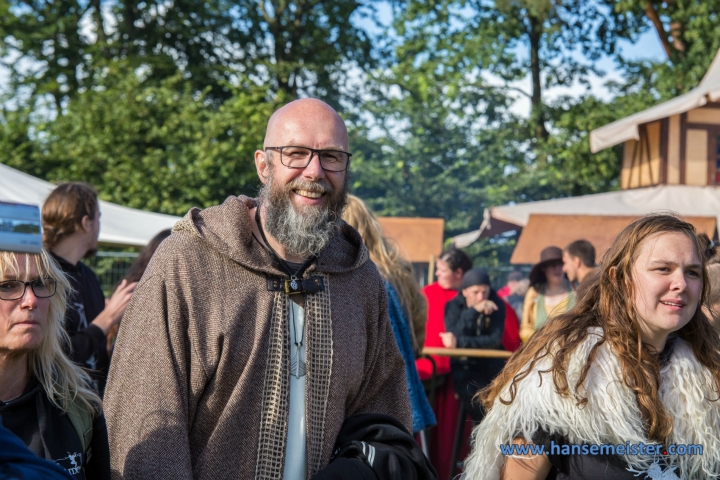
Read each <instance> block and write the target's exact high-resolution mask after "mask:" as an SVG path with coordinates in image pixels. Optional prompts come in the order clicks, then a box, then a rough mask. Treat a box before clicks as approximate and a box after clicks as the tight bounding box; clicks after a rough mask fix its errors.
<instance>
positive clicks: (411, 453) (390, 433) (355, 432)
mask: <svg viewBox="0 0 720 480" xmlns="http://www.w3.org/2000/svg"><path fill="white" fill-rule="evenodd" d="M437 478H438V476H437V473H436V472H435V469H434V468H433V466H432V465H431V464H430V461H429V460H428V459H427V458H426V457H425V455H424V454H423V453H422V450H421V449H420V446H419V445H418V444H417V442H415V439H414V438H413V436H412V435H410V433H408V432H407V430H405V427H403V425H402V423H401V422H399V421H397V420H396V419H395V418H393V417H391V416H389V415H380V414H373V413H367V414H362V415H355V416H352V417H348V418H346V419H345V422H344V423H343V426H342V428H341V429H340V433H338V437H337V440H336V441H335V451H334V453H333V456H332V458H331V460H330V464H329V465H328V466H327V467H325V468H324V469H322V470H321V471H320V472H318V474H317V475H315V476H314V477H313V480H396V479H403V480H437Z"/></svg>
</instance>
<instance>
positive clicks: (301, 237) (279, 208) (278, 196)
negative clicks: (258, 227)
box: [258, 166, 348, 258]
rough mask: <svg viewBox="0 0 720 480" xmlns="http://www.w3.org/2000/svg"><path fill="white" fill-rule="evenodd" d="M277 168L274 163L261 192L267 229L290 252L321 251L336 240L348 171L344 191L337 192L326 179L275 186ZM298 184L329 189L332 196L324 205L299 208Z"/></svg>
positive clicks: (345, 186)
mask: <svg viewBox="0 0 720 480" xmlns="http://www.w3.org/2000/svg"><path fill="white" fill-rule="evenodd" d="M273 168H274V167H272V166H271V167H270V169H269V170H270V174H269V176H268V182H267V183H266V184H265V185H263V187H262V188H261V189H260V192H259V194H258V199H259V201H260V205H261V206H262V208H263V212H264V218H265V229H266V230H267V231H268V233H269V234H270V235H272V236H273V237H275V239H276V240H277V241H278V242H279V243H280V244H281V245H282V246H283V247H284V248H285V253H286V254H289V255H294V256H298V257H302V258H308V257H310V256H311V255H317V254H318V253H320V251H322V249H323V248H325V247H326V246H327V244H328V243H330V240H332V237H333V235H334V234H335V226H336V225H337V222H338V220H339V219H340V218H341V217H342V211H343V208H344V207H345V204H346V203H347V184H348V176H347V174H346V175H345V185H343V189H342V191H341V192H335V191H334V190H333V188H332V186H331V185H330V183H329V182H327V181H326V180H323V181H321V182H307V181H304V180H302V179H300V178H296V179H295V180H293V181H292V182H290V183H289V184H287V185H286V186H285V188H284V189H283V188H282V187H275V186H274V183H275V182H274V180H273V174H272V169H273ZM295 188H300V189H304V190H309V191H322V192H325V193H327V197H328V198H327V200H326V202H325V203H324V204H323V205H319V206H312V205H306V206H305V207H304V208H302V209H301V211H299V212H298V211H296V210H295V206H294V204H293V203H292V200H291V199H290V196H291V195H292V190H293V189H295Z"/></svg>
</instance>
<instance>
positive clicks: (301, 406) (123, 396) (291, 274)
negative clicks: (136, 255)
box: [105, 99, 435, 480]
mask: <svg viewBox="0 0 720 480" xmlns="http://www.w3.org/2000/svg"><path fill="white" fill-rule="evenodd" d="M348 151H349V146H348V133H347V129H346V128H345V124H344V123H343V121H342V119H341V118H340V116H339V115H338V114H337V112H335V111H334V110H333V109H332V108H331V107H330V106H328V105H327V104H325V103H324V102H321V101H319V100H316V99H303V100H297V101H294V102H292V103H290V104H288V105H285V106H284V107H283V108H281V109H279V110H278V111H277V112H275V113H274V114H273V116H272V117H271V118H270V121H269V122H268V126H267V132H266V136H265V141H264V144H263V149H262V150H258V151H256V152H255V166H256V169H257V173H258V176H259V178H260V181H261V182H262V184H263V186H262V189H261V191H260V193H259V195H258V198H257V199H253V198H248V197H244V196H240V197H230V198H228V199H227V200H226V201H225V202H224V203H223V204H222V205H218V206H214V207H210V208H207V209H205V210H200V209H197V208H193V209H191V210H190V212H188V214H187V215H186V216H185V217H184V218H183V219H182V220H181V221H180V222H178V223H177V225H176V226H175V228H174V231H173V233H172V235H171V236H170V237H169V238H168V239H167V240H165V242H163V244H162V245H161V246H160V248H159V249H158V251H157V253H155V256H154V257H153V259H152V261H151V263H150V265H149V266H148V269H147V271H146V273H145V275H144V276H143V279H142V280H141V282H140V284H139V285H138V287H137V289H136V291H135V295H134V296H133V300H132V302H131V304H130V306H129V307H128V310H127V313H126V314H125V317H124V318H123V322H122V327H121V329H120V333H119V336H118V340H117V344H116V346H115V353H114V356H113V363H112V367H111V370H110V378H109V381H108V389H107V393H106V397H105V414H106V418H107V422H108V431H109V438H110V444H111V456H112V467H113V478H115V479H120V478H127V479H145V478H147V479H158V478H172V479H192V478H195V479H212V480H216V479H225V478H227V479H231V478H232V479H251V478H258V479H272V480H277V479H293V480H297V479H317V480H327V479H335V478H342V479H343V480H352V479H358V480H360V479H383V478H388V479H390V478H393V479H394V478H403V479H405V478H418V479H426V478H427V479H430V478H435V473H434V471H433V470H432V467H431V466H429V464H428V463H427V462H426V461H425V458H424V456H423V455H422V452H420V451H419V449H418V447H417V444H416V443H415V442H414V440H413V438H412V436H411V435H409V434H408V431H409V430H410V425H411V417H410V407H409V400H408V394H407V387H406V383H405V366H404V363H403V359H402V357H401V356H400V353H399V351H398V347H397V345H396V343H395V339H394V336H393V333H392V330H391V327H390V323H389V321H388V317H387V298H386V297H385V290H384V288H383V283H382V280H381V277H380V275H379V273H378V271H377V268H376V267H375V265H374V264H373V263H372V262H371V261H369V259H368V252H367V250H366V248H365V246H364V245H363V243H362V240H361V238H360V236H359V235H358V233H357V232H356V231H355V230H354V229H353V228H351V227H350V226H348V225H347V224H346V223H345V222H343V221H342V219H341V213H342V209H343V207H344V205H345V202H346V196H347V185H348V167H349V165H350V157H351V154H350V153H348Z"/></svg>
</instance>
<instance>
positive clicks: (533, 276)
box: [528, 245, 563, 285]
mask: <svg viewBox="0 0 720 480" xmlns="http://www.w3.org/2000/svg"><path fill="white" fill-rule="evenodd" d="M562 257H563V252H562V249H560V248H559V247H556V246H554V245H553V246H550V247H545V248H543V251H542V252H540V261H539V262H538V263H536V264H535V265H533V267H532V270H530V275H528V278H529V279H530V285H537V284H538V283H541V282H543V281H544V280H545V278H544V277H545V274H544V273H543V271H542V269H543V268H544V267H546V266H547V265H548V264H550V263H553V262H558V261H559V262H562Z"/></svg>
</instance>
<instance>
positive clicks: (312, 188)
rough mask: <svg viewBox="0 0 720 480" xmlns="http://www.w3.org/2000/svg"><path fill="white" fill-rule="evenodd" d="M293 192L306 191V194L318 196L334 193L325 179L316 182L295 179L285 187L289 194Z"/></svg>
mask: <svg viewBox="0 0 720 480" xmlns="http://www.w3.org/2000/svg"><path fill="white" fill-rule="evenodd" d="M293 190H306V191H308V192H313V193H320V194H325V193H328V194H331V195H332V194H333V193H335V189H334V188H333V187H332V185H330V183H329V182H328V181H327V180H325V179H320V180H318V181H317V182H309V181H307V180H303V179H301V178H296V179H295V180H292V181H291V182H290V183H288V184H287V185H286V186H285V191H286V192H290V191H293Z"/></svg>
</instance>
